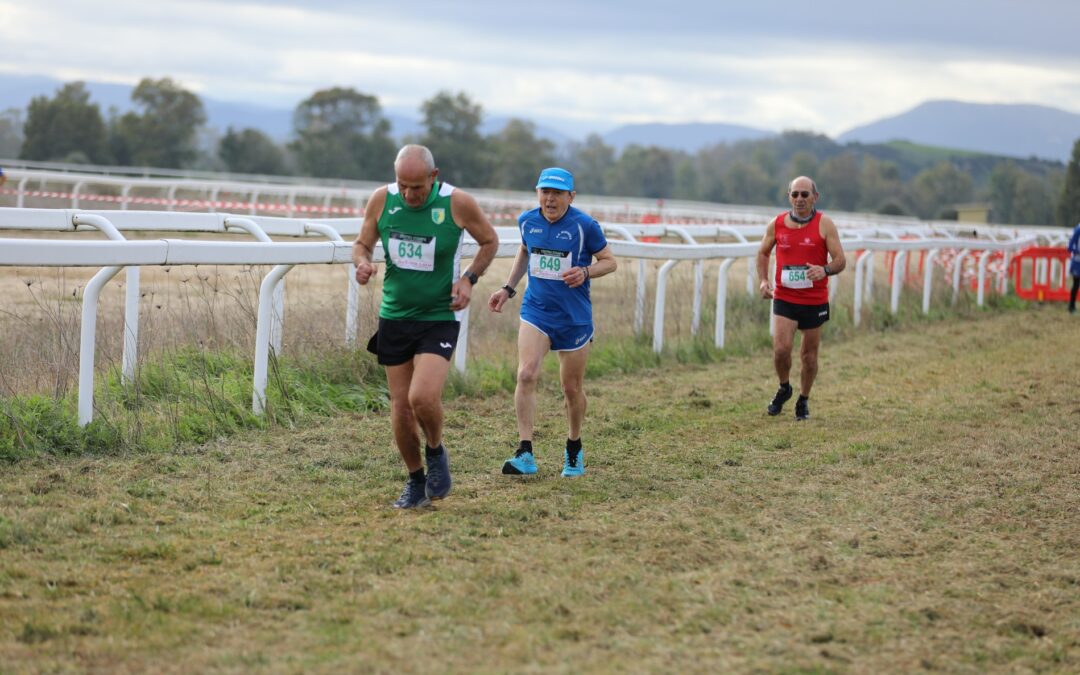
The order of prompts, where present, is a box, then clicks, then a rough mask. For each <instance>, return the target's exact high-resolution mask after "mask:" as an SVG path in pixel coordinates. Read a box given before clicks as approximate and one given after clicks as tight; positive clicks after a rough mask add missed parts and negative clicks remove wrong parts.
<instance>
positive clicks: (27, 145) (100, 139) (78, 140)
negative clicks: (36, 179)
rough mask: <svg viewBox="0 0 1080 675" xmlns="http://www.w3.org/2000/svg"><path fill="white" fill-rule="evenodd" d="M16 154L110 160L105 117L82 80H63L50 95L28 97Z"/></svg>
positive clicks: (93, 160)
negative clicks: (28, 100)
mask: <svg viewBox="0 0 1080 675" xmlns="http://www.w3.org/2000/svg"><path fill="white" fill-rule="evenodd" d="M19 156H20V157H21V158H22V159H34V160H43V161H50V160H51V161H65V160H69V159H80V160H82V161H84V162H86V161H89V162H93V163H95V164H108V163H109V162H110V160H111V157H110V153H109V146H108V134H107V132H106V129H105V121H104V119H102V117H101V110H100V109H99V108H98V105H97V104H96V103H91V102H90V94H89V92H87V91H86V87H85V85H84V84H83V83H82V82H69V83H68V84H65V85H64V86H63V87H61V88H60V89H59V90H58V91H57V92H56V96H54V97H53V98H51V99H50V98H47V97H45V96H36V97H34V98H33V99H32V100H31V101H30V106H29V108H28V109H27V112H26V125H25V126H24V127H23V143H22V149H21V151H20V153H19Z"/></svg>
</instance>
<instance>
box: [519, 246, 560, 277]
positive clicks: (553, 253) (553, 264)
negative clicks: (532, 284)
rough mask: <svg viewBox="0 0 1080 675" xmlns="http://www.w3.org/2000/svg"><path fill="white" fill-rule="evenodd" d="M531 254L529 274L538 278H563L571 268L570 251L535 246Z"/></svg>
mask: <svg viewBox="0 0 1080 675" xmlns="http://www.w3.org/2000/svg"><path fill="white" fill-rule="evenodd" d="M530 253H531V255H530V256H529V274H530V275H531V276H532V277H533V278H536V279H562V275H563V272H565V271H566V270H568V269H570V251H558V250H555V249H550V248H538V247H535V246H534V247H533V249H532V251H530Z"/></svg>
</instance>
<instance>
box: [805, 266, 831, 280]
mask: <svg viewBox="0 0 1080 675" xmlns="http://www.w3.org/2000/svg"><path fill="white" fill-rule="evenodd" d="M827 276H829V275H827V274H825V266H824V265H807V269H806V278H807V279H809V280H810V281H820V280H822V279H824V278H825V277H827Z"/></svg>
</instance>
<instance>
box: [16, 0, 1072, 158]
mask: <svg viewBox="0 0 1080 675" xmlns="http://www.w3.org/2000/svg"><path fill="white" fill-rule="evenodd" d="M0 72H5V73H10V74H22V75H47V76H50V77H55V78H59V79H62V80H74V79H83V80H91V81H99V82H116V83H128V84H134V83H136V82H138V81H139V80H140V79H141V78H143V77H146V76H151V77H165V76H169V77H172V78H173V79H175V80H177V81H179V82H180V83H181V84H183V85H184V86H186V87H188V88H190V89H192V90H193V91H196V92H197V93H199V94H200V95H201V96H206V97H212V98H216V99H221V100H229V101H243V102H247V103H253V104H262V105H267V106H272V107H281V108H292V107H294V106H295V105H296V103H297V102H299V101H300V100H302V99H304V98H306V97H307V96H309V95H310V94H311V93H312V92H314V91H316V90H317V89H321V88H325V87H329V86H335V85H340V86H348V87H353V88H356V89H358V90H360V91H363V92H365V93H369V94H373V95H375V96H377V97H378V98H379V101H380V102H381V103H382V105H383V107H384V108H385V109H387V110H388V111H392V112H395V113H405V114H409V115H411V116H416V114H417V113H416V110H417V108H418V107H419V105H420V103H421V102H422V101H424V100H425V99H427V98H430V97H431V96H432V95H434V94H435V93H437V92H438V91H439V90H444V89H445V90H450V91H454V92H457V91H464V92H466V93H467V94H469V95H470V97H471V98H472V99H473V100H474V101H475V102H477V103H480V104H481V105H482V106H483V108H484V110H485V112H486V113H487V114H489V115H492V116H519V117H527V118H530V119H534V120H537V121H543V123H545V124H547V125H549V126H552V127H554V128H556V129H560V130H561V131H564V132H566V133H569V134H572V135H581V134H583V133H585V132H587V131H606V130H608V129H610V128H612V127H615V126H617V125H619V124H625V123H632V122H691V121H696V122H730V123H736V124H745V125H748V126H753V127H758V128H763V129H769V130H782V129H804V130H813V131H819V132H824V133H827V134H829V135H833V136H835V135H837V134H839V133H841V132H843V131H845V130H847V129H849V128H851V127H852V126H855V125H858V124H862V123H866V122H870V121H873V120H875V119H878V118H881V117H884V116H889V115H894V114H898V113H901V112H903V111H905V110H907V109H910V108H912V107H914V106H915V105H918V104H919V103H921V102H923V101H927V100H933V99H956V100H963V101H972V102H980V103H1036V104H1042V105H1048V106H1053V107H1057V108H1061V109H1064V110H1067V111H1070V112H1074V113H1080V0H977V1H976V0H907V2H903V3H899V2H877V1H875V0H818V1H817V2H790V3H789V2H784V3H781V2H775V1H774V0H749V1H745V2H739V3H730V2H724V1H722V0H669V1H667V2H663V1H657V0H653V1H652V2H640V1H639V0H593V1H590V0H579V2H557V3H518V2H513V0H509V1H508V0H472V1H471V2H462V3H450V2H436V1H434V0H405V1H402V2H396V1H395V0H385V1H383V2H367V1H365V0H352V1H349V0H307V1H306V2H294V1H291V0H249V1H247V2H224V1H221V0H185V1H174V0H98V1H97V2H85V0H0Z"/></svg>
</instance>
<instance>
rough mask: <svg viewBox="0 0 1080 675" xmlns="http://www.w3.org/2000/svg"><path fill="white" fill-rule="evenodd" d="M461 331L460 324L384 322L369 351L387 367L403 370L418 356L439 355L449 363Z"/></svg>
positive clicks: (454, 322)
mask: <svg viewBox="0 0 1080 675" xmlns="http://www.w3.org/2000/svg"><path fill="white" fill-rule="evenodd" d="M460 328H461V322H459V321H408V320H404V319H382V318H380V319H379V330H377V331H375V334H374V335H372V336H371V339H370V340H368V344H367V350H368V351H369V352H371V353H372V354H375V355H376V356H378V357H379V365H383V366H400V365H401V364H403V363H408V362H409V361H411V360H412V358H413V357H414V356H416V355H417V354H438V355H439V356H441V357H443V358H444V359H446V360H447V361H449V360H450V355H451V354H453V353H454V347H455V346H457V340H458V331H459V330H460Z"/></svg>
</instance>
